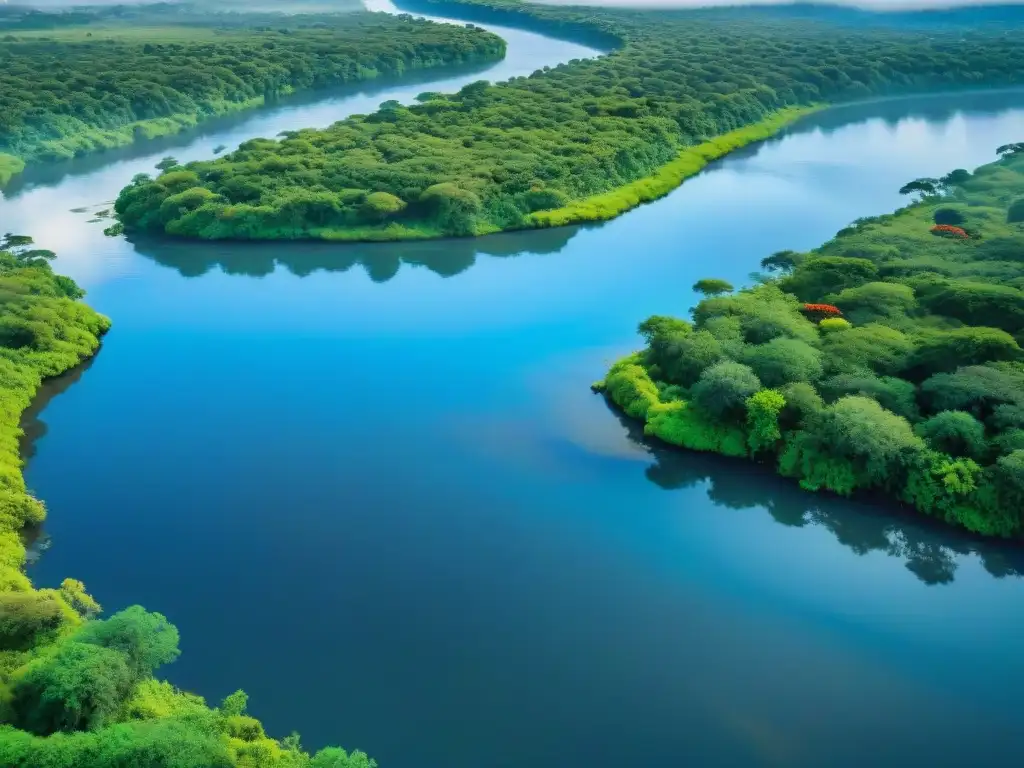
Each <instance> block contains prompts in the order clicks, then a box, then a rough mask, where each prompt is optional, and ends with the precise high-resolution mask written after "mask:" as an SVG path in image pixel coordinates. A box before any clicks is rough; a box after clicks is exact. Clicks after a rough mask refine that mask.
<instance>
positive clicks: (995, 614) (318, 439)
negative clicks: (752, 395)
mask: <svg viewBox="0 0 1024 768" xmlns="http://www.w3.org/2000/svg"><path fill="white" fill-rule="evenodd" d="M498 31H499V33H500V34H502V35H503V36H504V37H506V39H508V41H509V48H508V58H507V60H506V61H505V62H503V63H501V64H498V65H496V66H494V67H493V68H491V69H489V70H487V71H486V72H484V73H482V74H481V73H465V72H464V73H459V74H457V75H452V76H451V77H449V75H451V73H446V74H445V75H441V74H440V73H435V74H436V76H437V77H438V78H439V80H438V81H436V82H432V83H431V84H430V89H431V90H439V89H453V88H457V87H459V85H461V84H462V83H464V82H467V81H469V80H473V79H477V78H479V77H487V78H491V79H500V78H503V77H508V76H511V75H513V74H522V73H524V72H528V71H530V70H532V69H533V68H536V67H538V66H542V65H544V64H546V63H551V64H553V63H556V62H557V61H560V60H567V59H571V58H576V57H580V56H586V55H592V54H593V53H594V52H593V51H591V50H589V49H586V48H583V47H582V46H579V45H575V44H571V43H564V42H559V41H556V40H551V39H549V38H544V37H541V36H540V35H536V34H532V33H525V32H517V31H509V30H498ZM421 90H424V86H423V85H422V83H420V84H409V83H405V84H398V85H394V84H392V85H391V86H388V85H387V84H377V85H375V86H372V87H371V88H369V89H365V90H364V91H352V92H349V93H345V94H341V93H339V94H333V95H329V96H324V97H322V98H319V99H317V98H309V99H307V100H305V101H303V100H295V101H292V102H288V103H287V104H284V105H280V106H278V107H276V108H274V109H267V110H262V111H259V112H256V113H251V114H249V115H245V116H240V117H235V118H232V119H231V120H228V121H224V122H221V123H217V124H211V125H208V126H206V127H204V128H203V129H201V130H200V131H197V132H194V133H191V134H185V135H182V136H179V137H175V138H173V139H169V140H165V141H164V142H162V143H161V144H159V145H152V144H145V145H139V146H136V147H133V148H130V149H127V150H123V151H120V152H117V153H110V154H105V155H97V156H93V157H91V158H87V159H84V160H81V161H78V162H76V163H70V164H64V165H55V166H48V167H46V168H43V169H36V170H33V171H30V172H29V173H28V174H26V175H25V176H24V177H23V178H22V179H21V180H20V181H19V182H18V183H17V185H16V186H14V187H12V188H11V189H10V190H9V191H8V195H7V198H6V199H5V200H3V201H2V202H0V224H2V227H3V230H4V231H7V230H11V231H16V232H24V233H29V234H32V235H34V236H35V237H36V238H37V240H38V241H39V243H40V245H41V247H45V248H51V249H53V250H56V251H57V252H58V253H59V257H58V259H57V263H56V268H57V269H58V270H59V271H61V272H64V273H67V274H70V275H72V276H73V277H74V278H75V279H77V280H78V281H79V282H80V283H81V284H82V285H83V286H84V287H85V288H87V290H88V291H89V296H88V301H89V302H90V303H91V304H93V305H94V306H95V307H96V308H97V309H98V310H100V311H102V312H104V313H107V314H109V315H110V316H111V317H112V318H113V320H114V327H113V330H112V331H111V333H110V335H109V336H108V338H107V339H106V341H105V342H104V345H103V349H102V351H101V352H100V354H99V355H98V356H97V358H96V359H95V360H94V361H93V362H92V363H91V364H90V365H88V366H87V367H85V368H83V369H80V370H78V371H76V372H75V373H74V375H72V376H69V377H65V378H64V379H60V380H57V381H55V382H51V383H49V384H48V385H47V386H46V389H45V391H44V394H43V396H42V398H41V399H40V401H39V402H38V404H37V407H36V408H34V409H33V412H32V413H31V414H29V416H28V418H27V419H26V432H27V439H26V452H27V455H28V456H29V462H28V466H27V472H26V477H27V480H28V483H29V485H30V487H31V488H32V489H33V490H34V491H35V492H36V493H38V494H39V495H40V496H41V497H42V498H43V499H44V500H45V501H46V503H47V505H48V506H49V509H50V518H49V520H48V521H47V523H46V531H45V534H46V536H45V539H44V540H43V541H42V542H40V550H42V551H41V555H40V557H39V559H38V561H37V562H36V563H35V564H34V565H33V566H32V570H31V574H32V576H33V578H34V579H35V580H36V581H37V582H38V583H39V584H41V585H53V584H56V583H58V582H59V581H60V580H61V579H62V578H64V577H65V576H74V577H76V578H81V579H83V580H84V581H85V582H86V584H87V585H88V587H89V589H90V591H92V592H93V593H94V594H95V595H96V596H97V597H98V598H99V599H100V601H101V602H102V603H103V604H104V606H105V607H106V609H107V610H108V611H113V610H117V609H119V608H121V607H123V606H126V605H130V604H133V603H141V604H143V605H145V606H147V607H149V608H150V609H152V610H159V611H161V612H163V613H165V614H166V615H167V616H168V617H169V618H170V619H171V620H172V621H173V622H174V623H175V624H177V625H178V626H179V628H180V629H181V631H182V636H183V641H182V648H183V655H182V657H181V658H180V659H179V660H178V661H177V662H176V663H175V664H173V665H171V666H170V667H167V668H166V669H165V670H163V672H166V674H167V676H168V678H169V679H171V680H172V681H173V682H174V683H176V684H178V685H180V686H182V687H183V688H186V689H190V690H194V691H196V692H199V693H201V694H203V695H205V696H207V697H208V698H210V699H212V700H217V699H219V698H220V697H222V696H224V695H225V694H227V693H230V692H231V691H233V690H234V689H235V688H237V687H239V686H241V687H243V688H245V690H246V691H248V692H249V694H250V695H251V697H252V699H251V701H252V706H251V709H252V710H253V711H254V713H255V714H256V715H258V716H260V717H262V718H263V719H264V720H265V722H266V724H267V726H268V728H269V729H270V731H271V732H272V733H274V734H276V735H284V734H285V733H287V732H288V731H289V730H291V729H292V728H297V729H299V730H300V731H301V732H302V734H303V736H304V739H305V742H306V744H307V745H308V746H314V747H315V746H320V745H323V744H325V743H340V744H342V745H344V746H346V747H359V748H362V749H364V750H366V751H368V752H369V753H370V754H372V755H373V756H375V757H376V758H377V759H378V760H379V761H380V763H381V765H382V767H383V768H440V766H445V767H446V768H479V767H480V766H487V768H498V767H504V766H509V767H511V766H522V765H529V766H535V767H536V768H564V767H565V766H587V767H588V768H605V767H606V766H607V767H609V768H610V767H611V766H621V765H626V764H629V765H642V766H652V767H656V768H660V767H661V766H675V765H715V766H719V765H720V766H734V765H735V766H760V765H765V766H774V765H794V766H824V765H828V766H840V767H842V766H862V765H873V766H904V765H930V766H962V765H972V766H989V765H992V766H997V765H998V766H1001V765H1004V764H1006V763H1007V762H1008V761H1010V756H1011V755H1014V754H1016V753H1017V750H1018V749H1019V734H1020V727H1021V726H1020V715H1019V696H1020V691H1021V690H1022V689H1024V654H1022V653H1021V652H1020V640H1021V638H1022V637H1024V610H1022V608H1021V606H1022V605H1024V579H1022V578H1021V574H1022V573H1024V557H1022V556H1021V553H1020V552H1019V550H1012V549H1007V548H1006V547H1002V546H999V545H997V544H992V543H981V542H977V541H975V540H973V539H970V538H968V537H966V536H962V535H960V534H958V533H957V532H955V531H950V530H946V529H943V528H939V527H936V526H931V525H928V524H926V523H923V522H922V521H920V520H916V519H910V518H907V517H903V516H900V515H899V514H898V512H897V511H896V510H893V509H890V508H886V507H884V506H880V505H878V504H871V503H868V502H866V501H859V502H850V501H844V500H839V499H835V498H830V497H825V496H816V495H811V494H805V493H803V492H801V491H799V490H798V489H797V488H796V487H795V486H793V485H792V484H790V483H788V482H786V481H783V480H781V479H778V478H776V477H774V476H773V475H771V474H770V473H766V472H763V471H760V470H759V469H757V468H756V467H753V466H751V465H749V464H746V463H742V462H733V461H728V460H720V459H718V458H716V457H707V456H701V455H692V454H684V453H680V452H674V451H668V450H664V449H660V448H656V447H651V446H647V445H645V444H644V443H643V441H642V440H641V439H640V437H639V436H638V435H637V434H636V430H635V428H634V427H632V426H631V425H629V424H626V423H624V422H623V421H622V420H621V419H620V418H618V417H617V416H616V415H615V414H614V413H612V412H611V411H609V410H608V408H607V407H606V406H605V404H604V402H603V401H602V400H601V399H600V398H598V397H596V396H594V395H592V394H590V392H589V391H588V385H589V384H590V382H591V381H593V380H594V379H597V378H599V377H600V376H601V375H602V373H603V371H604V369H605V367H606V365H607V363H608V362H609V361H610V360H612V359H613V358H614V357H615V356H617V355H619V354H621V353H622V352H624V351H626V350H629V349H630V348H633V347H635V346H637V345H638V343H639V341H638V339H637V337H636V335H635V327H636V324H637V322H638V321H639V320H641V319H642V318H643V317H645V316H647V315H649V314H652V313H677V314H682V313H685V312H686V310H687V308H688V307H690V306H692V305H693V304H694V303H695V301H696V297H695V296H694V295H693V294H692V293H691V291H690V289H689V286H690V285H691V284H692V283H693V282H694V281H695V280H696V279H699V278H702V277H711V276H713V277H721V278H725V279H728V280H730V281H733V282H737V283H744V282H747V281H748V277H747V276H748V273H749V272H751V271H752V270H754V269H756V267H757V263H758V261H759V260H760V259H761V258H762V257H763V256H765V255H767V254H769V253H771V252H773V251H775V250H779V249H782V248H794V249H806V248H810V247H812V246H814V245H815V244H817V243H819V242H822V241H823V240H825V239H827V238H828V237H830V236H831V235H832V234H833V233H834V232H835V231H837V230H838V229H839V228H841V227H843V226H844V225H846V224H847V223H849V222H850V221H851V220H852V219H854V218H856V217H859V216H864V215H870V214H877V213H882V212H885V211H889V210H891V209H893V208H895V207H897V206H898V205H900V204H901V203H902V202H903V201H902V199H901V198H900V196H899V195H898V194H897V192H896V190H897V189H898V188H899V187H900V185H901V184H902V183H904V182H905V181H907V180H909V179H912V178H915V177H917V176H922V175H939V174H941V173H944V172H946V171H948V170H950V169H952V168H955V167H965V168H973V167H975V166H977V165H979V164H981V163H984V162H987V161H990V160H992V159H994V156H995V153H994V150H995V147H996V146H998V145H999V144H1002V143H1006V142H1009V141H1019V140H1021V139H1022V138H1024V95H1022V94H1020V93H990V94H973V95H959V96H946V97H933V98H927V99H906V100H900V101H891V102H879V103H874V104H865V105H857V106H851V107H845V108H842V109H835V110H830V111H827V112H824V113H821V114H818V115H815V116H813V117H811V118H809V119H807V120H804V121H803V122H801V123H798V124H797V125H795V126H794V127H792V128H791V129H790V130H788V131H787V132H786V133H785V134H784V135H782V136H780V137H778V138H777V139H775V140H772V141H769V142H766V143H764V144H761V145H758V146H755V147H749V148H747V149H746V150H744V151H742V152H739V153H737V154H735V155H733V156H730V157H728V158H726V159H725V160H723V161H721V162H718V163H716V164H715V165H714V166H712V167H710V168H709V169H708V170H707V171H706V172H705V173H703V174H701V175H700V176H698V177H696V178H694V179H692V180H690V181H688V182H687V183H686V184H685V185H684V186H683V187H681V188H680V189H678V190H677V191H675V192H674V193H672V194H671V195H669V196H668V197H666V198H664V199H662V200H660V201H658V202H656V203H654V204H651V205H647V206H644V207H642V208H639V209H637V210H635V211H633V212H631V213H629V214H627V215H625V216H623V217H621V218H619V219H617V220H614V221H612V222H608V223H606V224H604V225H601V226H595V227H591V228H567V229H560V230H548V231H543V232H532V233H519V234H509V235H501V236H495V237H490V238H486V239H481V240H466V241H444V242H433V243H417V244H388V245H375V246H368V245H364V246H337V245H328V244H299V245H292V244H271V245H256V246H254V245H236V244H226V243H222V244H197V243H182V242H153V241H144V240H143V241H139V242H137V243H134V244H133V243H129V242H128V241H126V240H124V239H121V238H118V239H110V238H105V237H104V236H103V235H102V234H101V228H102V226H104V225H103V224H102V223H96V222H91V223H90V221H89V220H90V213H89V212H86V213H74V212H72V209H77V208H81V207H87V208H89V211H90V212H91V211H95V210H97V209H98V208H103V207H109V206H108V205H107V204H108V203H109V201H110V200H112V199H113V197H114V196H115V195H116V193H117V191H118V189H119V188H120V187H121V186H122V185H123V184H124V183H125V182H127V181H128V180H129V179H130V178H131V176H132V175H133V174H135V173H138V172H142V171H148V170H152V167H153V165H154V163H155V162H157V160H158V159H159V158H160V157H162V156H163V155H164V154H168V153H171V154H174V155H175V156H176V157H178V158H179V159H180V160H190V159H193V158H201V157H209V156H210V155H211V152H212V149H213V147H214V146H216V145H218V144H226V145H228V146H234V145H237V144H238V143H239V142H240V141H241V140H243V139H245V138H248V137H251V136H257V135H271V136H272V135H274V134H276V133H277V132H278V131H281V130H286V129H294V128H298V127H302V126H307V125H325V124H328V123H330V122H332V121H333V120H336V119H338V118H340V117H342V116H344V115H346V114H351V113H353V112H365V111H366V110H368V109H372V108H373V106H374V105H376V104H377V103H379V102H381V101H384V100H386V99H391V98H396V99H401V100H406V101H407V100H408V99H409V98H411V97H412V96H414V95H415V94H416V93H418V92H419V91H421Z"/></svg>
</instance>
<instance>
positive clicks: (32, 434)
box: [18, 347, 102, 565]
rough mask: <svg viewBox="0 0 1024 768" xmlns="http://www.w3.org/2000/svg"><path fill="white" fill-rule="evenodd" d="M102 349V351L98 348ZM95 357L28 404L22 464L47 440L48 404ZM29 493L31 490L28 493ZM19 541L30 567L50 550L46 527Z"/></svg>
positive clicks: (44, 388)
mask: <svg viewBox="0 0 1024 768" xmlns="http://www.w3.org/2000/svg"><path fill="white" fill-rule="evenodd" d="M101 349H102V347H101ZM97 354H98V352H97ZM95 360H96V357H95V355H94V356H93V357H90V358H89V359H88V360H86V361H85V362H83V363H80V364H79V365H76V366H75V367H74V368H72V369H71V370H70V371H67V372H65V373H63V374H61V375H60V376H55V377H54V378H52V379H47V380H46V381H44V382H43V383H42V385H41V386H40V387H39V391H38V392H37V393H36V396H35V397H34V398H33V399H32V402H31V404H30V405H29V407H28V408H26V409H25V411H24V412H23V413H22V414H21V431H22V433H21V438H20V439H19V440H18V451H19V453H20V454H21V460H22V462H23V463H25V464H28V462H29V461H31V460H32V458H33V457H34V456H35V455H36V444H37V443H38V442H39V441H40V440H41V439H42V438H43V437H45V436H46V430H47V427H46V422H45V421H43V420H42V419H41V418H40V416H41V415H42V413H43V411H45V410H46V408H47V406H49V405H50V402H51V401H52V400H53V399H54V398H55V397H57V396H58V395H62V394H64V392H66V391H67V390H68V389H70V388H71V387H73V386H74V385H75V384H76V383H78V380H79V379H81V378H82V376H84V375H85V372H86V371H87V370H89V368H90V367H91V366H92V364H93V362H94V361H95ZM29 490H30V491H31V490H32V489H29ZM22 537H23V539H24V541H25V549H26V562H27V564H28V565H32V564H33V563H34V562H35V561H36V560H37V559H38V558H39V556H40V555H41V554H42V553H43V552H44V551H45V550H46V549H47V547H48V546H49V537H48V536H47V535H46V530H45V525H40V526H34V527H29V528H27V529H26V530H25V531H24V532H23V533H22Z"/></svg>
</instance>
